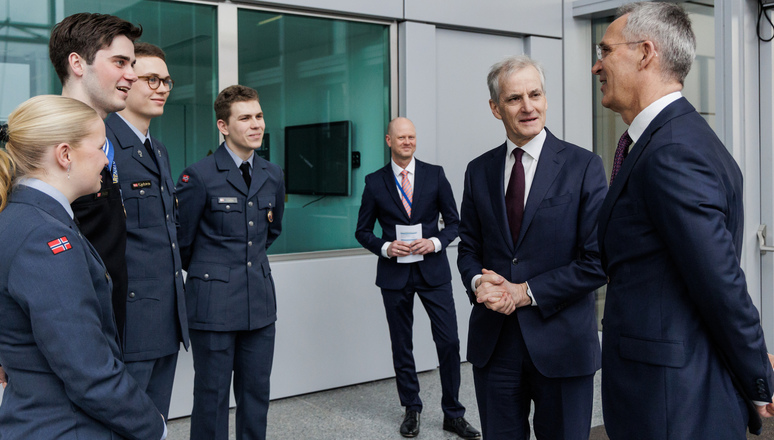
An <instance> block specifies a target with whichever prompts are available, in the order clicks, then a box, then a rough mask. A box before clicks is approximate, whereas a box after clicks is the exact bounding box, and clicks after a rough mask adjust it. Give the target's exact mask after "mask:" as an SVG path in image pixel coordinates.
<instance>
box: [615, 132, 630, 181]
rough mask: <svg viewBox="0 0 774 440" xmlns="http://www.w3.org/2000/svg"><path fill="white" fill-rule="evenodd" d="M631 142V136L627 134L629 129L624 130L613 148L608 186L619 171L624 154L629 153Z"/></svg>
mask: <svg viewBox="0 0 774 440" xmlns="http://www.w3.org/2000/svg"><path fill="white" fill-rule="evenodd" d="M631 144H632V138H631V137H630V136H629V130H626V131H624V133H623V134H622V135H621V139H619V140H618V147H616V149H615V156H614V157H613V169H612V171H610V186H612V185H613V179H615V176H616V175H617V174H618V172H619V171H621V167H622V166H623V161H624V159H625V158H626V155H627V154H629V146H631Z"/></svg>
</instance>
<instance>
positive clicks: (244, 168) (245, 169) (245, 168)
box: [239, 162, 250, 174]
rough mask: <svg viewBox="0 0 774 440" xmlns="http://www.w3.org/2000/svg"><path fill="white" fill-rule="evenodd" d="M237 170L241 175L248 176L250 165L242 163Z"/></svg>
mask: <svg viewBox="0 0 774 440" xmlns="http://www.w3.org/2000/svg"><path fill="white" fill-rule="evenodd" d="M239 170H240V171H242V174H244V173H248V174H250V163H249V162H242V165H239Z"/></svg>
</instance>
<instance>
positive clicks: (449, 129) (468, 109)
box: [435, 29, 524, 271]
mask: <svg viewBox="0 0 774 440" xmlns="http://www.w3.org/2000/svg"><path fill="white" fill-rule="evenodd" d="M523 52H524V43H523V41H522V39H521V38H513V37H504V36H497V35H488V34H480V33H473V32H462V31H453V30H444V29H439V30H438V31H437V32H436V53H435V65H436V78H437V80H436V81H437V82H436V95H437V98H436V118H437V121H438V122H437V128H436V130H437V135H436V138H437V142H438V153H437V155H438V162H437V163H438V164H439V165H442V166H443V167H444V171H445V172H446V176H447V177H448V178H449V182H451V185H452V189H453V191H454V198H455V199H456V201H457V206H459V205H460V203H461V202H462V189H463V184H464V177H465V168H466V167H467V165H468V162H470V161H471V160H473V159H474V158H476V157H477V156H479V155H480V154H482V153H484V152H486V151H488V150H490V149H492V148H494V147H496V146H498V145H500V144H502V143H503V142H505V128H504V127H503V123H502V122H501V121H500V120H498V119H496V118H495V117H494V116H493V115H492V111H491V109H490V108H489V89H488V87H487V85H486V75H487V73H489V68H490V67H491V66H492V64H494V63H496V62H498V61H500V60H502V59H503V58H505V57H506V56H509V55H516V54H521V53H523ZM453 269H455V271H456V262H455V263H454V265H453Z"/></svg>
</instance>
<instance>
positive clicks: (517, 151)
mask: <svg viewBox="0 0 774 440" xmlns="http://www.w3.org/2000/svg"><path fill="white" fill-rule="evenodd" d="M522 156H524V150H522V149H521V148H516V149H515V150H513V157H515V158H516V162H521V157H522Z"/></svg>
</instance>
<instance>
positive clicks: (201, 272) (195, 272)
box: [188, 263, 230, 283]
mask: <svg viewBox="0 0 774 440" xmlns="http://www.w3.org/2000/svg"><path fill="white" fill-rule="evenodd" d="M229 272H230V270H229V268H228V266H223V265H220V264H211V263H191V266H189V267H188V277H189V278H198V279H200V280H204V281H213V280H214V281H223V282H224V283H227V282H228V279H229Z"/></svg>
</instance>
